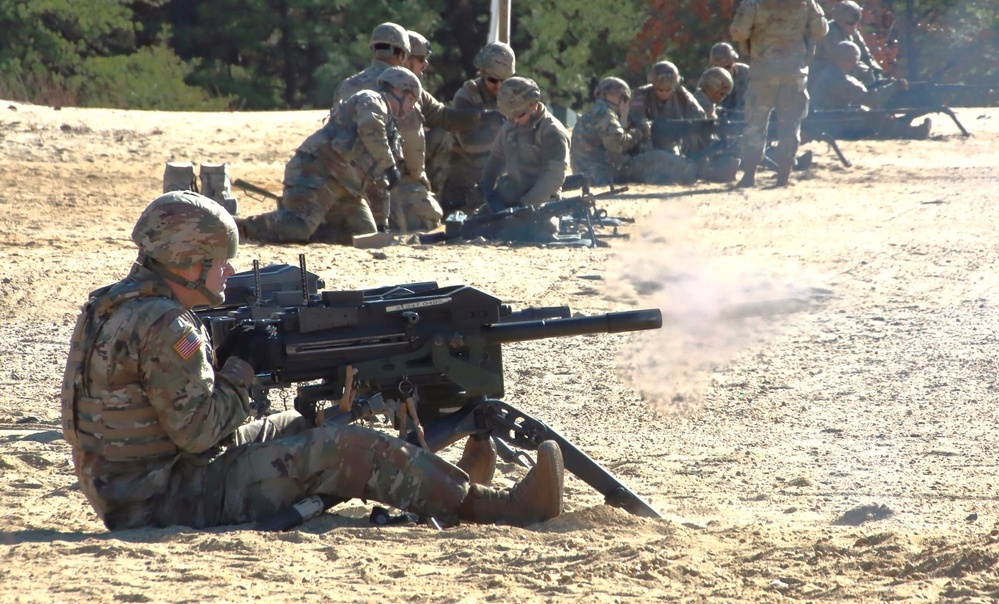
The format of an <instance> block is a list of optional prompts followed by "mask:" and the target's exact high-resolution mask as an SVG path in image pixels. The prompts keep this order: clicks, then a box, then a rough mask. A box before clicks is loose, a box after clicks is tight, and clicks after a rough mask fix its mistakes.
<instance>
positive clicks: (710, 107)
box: [237, 0, 930, 245]
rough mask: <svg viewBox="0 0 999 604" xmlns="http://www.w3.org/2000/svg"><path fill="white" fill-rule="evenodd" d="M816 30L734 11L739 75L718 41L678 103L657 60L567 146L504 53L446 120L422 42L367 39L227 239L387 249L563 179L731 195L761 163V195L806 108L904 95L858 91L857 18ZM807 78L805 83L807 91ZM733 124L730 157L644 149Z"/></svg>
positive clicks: (923, 130) (778, 5) (536, 199)
mask: <svg viewBox="0 0 999 604" xmlns="http://www.w3.org/2000/svg"><path fill="white" fill-rule="evenodd" d="M831 16H832V20H831V22H829V21H827V20H826V19H825V16H824V14H823V12H822V10H821V9H820V8H819V7H818V5H817V4H816V2H815V0H792V1H791V2H788V1H787V0H744V1H743V2H742V3H741V5H740V6H739V9H738V11H737V13H736V16H735V19H734V21H733V23H732V25H731V27H730V33H731V35H732V38H733V40H735V41H736V42H737V43H739V44H740V46H742V47H743V48H747V49H748V51H749V57H750V61H751V63H752V69H750V67H749V65H747V64H746V63H742V62H739V59H740V55H739V53H738V52H736V50H735V48H733V46H732V45H731V44H728V43H725V42H721V43H718V44H715V45H714V46H713V47H712V48H711V51H710V55H709V64H710V66H709V67H708V68H707V69H706V70H705V71H704V72H703V73H702V74H701V76H700V78H699V79H698V81H697V83H696V86H695V87H694V90H693V92H691V91H690V90H688V89H687V88H686V87H685V86H684V84H683V82H684V80H683V77H682V76H681V75H680V72H679V70H678V69H677V67H676V66H675V65H674V64H673V63H671V62H669V61H660V62H658V63H656V64H654V65H653V66H652V67H651V68H650V69H649V72H648V83H647V84H645V85H644V86H641V87H639V88H637V89H635V90H634V91H632V90H631V88H630V87H629V86H628V84H627V83H626V82H625V81H624V80H622V79H620V78H617V77H609V78H605V79H604V80H602V81H601V82H600V83H599V84H598V85H597V87H596V89H595V91H594V97H595V98H594V100H595V102H594V104H593V106H592V108H591V109H590V110H589V111H588V112H586V113H585V114H584V115H582V116H581V117H580V118H579V119H578V120H577V122H576V123H575V125H574V127H573V130H572V135H571V138H570V134H569V132H568V131H567V130H566V128H565V127H564V126H563V125H562V124H561V123H560V122H559V121H558V120H557V119H556V118H555V117H554V116H553V115H552V114H551V113H550V112H549V111H548V109H547V108H546V107H545V105H544V104H543V103H542V102H541V96H542V95H541V90H540V88H539V87H538V85H537V83H536V82H535V81H534V80H531V79H529V78H524V77H518V76H516V75H515V74H516V59H515V56H514V52H513V49H512V48H510V46H509V45H507V44H504V43H500V42H495V43H491V44H488V45H487V46H485V47H484V48H483V49H482V50H481V51H480V52H479V53H478V55H477V56H476V58H475V66H476V68H477V69H478V74H477V77H476V78H474V79H471V80H468V81H466V82H465V83H464V85H463V86H462V87H461V89H459V90H458V92H457V93H456V94H455V96H454V99H453V102H452V103H451V104H450V106H448V105H445V104H443V103H441V102H440V101H438V100H437V99H435V98H434V97H433V95H431V94H430V93H429V92H427V90H426V89H424V88H423V86H422V84H421V80H422V78H423V76H424V73H425V70H426V69H427V66H428V64H429V59H430V56H431V44H430V42H429V41H428V40H427V39H426V38H425V37H424V36H422V35H421V34H419V33H417V32H413V31H407V30H406V29H405V28H403V27H401V26H399V25H396V24H394V23H383V24H381V25H379V26H377V27H376V28H375V29H374V31H373V32H372V35H371V40H370V48H371V51H372V63H371V65H370V66H369V67H367V68H366V69H364V70H363V71H361V72H360V73H358V74H356V75H354V76H351V77H349V78H347V79H346V80H344V81H343V82H342V83H341V84H340V85H339V86H338V87H337V88H336V92H335V97H334V99H333V108H332V110H331V113H330V116H329V118H328V120H327V121H326V123H325V125H324V126H323V127H322V128H321V129H319V130H318V131H317V132H315V133H314V134H313V135H311V136H310V137H308V138H307V139H306V140H305V142H304V143H302V145H301V146H300V147H299V148H298V149H297V150H296V152H295V155H294V156H293V157H292V159H291V161H289V163H288V164H287V166H286V169H285V175H284V181H283V183H284V194H283V195H282V197H281V200H280V201H279V202H278V208H277V209H276V210H274V211H272V212H268V213H265V214H261V215H257V216H250V217H247V218H237V226H238V228H239V233H240V238H241V239H242V240H250V241H259V242H273V243H291V242H298V243H308V242H327V243H339V244H348V245H349V244H355V245H357V244H358V241H359V240H364V239H367V238H372V237H373V238H375V240H378V238H379V237H381V238H383V239H384V238H388V240H391V233H392V232H397V233H398V232H402V233H405V232H409V231H413V230H425V229H432V228H434V227H436V226H437V225H438V224H440V221H441V219H442V218H443V217H444V215H445V214H447V213H451V212H456V211H462V212H465V213H467V214H472V213H474V212H490V211H491V212H496V211H502V210H503V209H504V208H509V207H514V206H537V205H539V204H542V203H545V202H546V201H548V200H550V199H553V198H557V197H558V196H559V194H560V190H561V187H562V184H563V181H564V179H565V177H566V175H568V174H569V173H570V168H571V171H572V172H575V173H583V174H585V175H586V176H587V180H588V182H589V183H591V184H593V185H610V184H614V183H622V182H639V183H648V184H690V183H693V182H695V181H696V180H698V179H701V180H706V181H712V182H731V181H733V180H735V178H736V175H737V173H738V171H739V170H740V169H741V170H742V171H743V177H742V179H741V180H740V181H739V182H738V186H742V187H750V186H754V185H755V176H756V171H757V168H758V166H759V165H760V164H761V163H762V162H763V161H764V159H765V158H767V157H768V156H765V153H768V152H769V153H770V156H769V161H770V164H771V165H774V166H775V169H776V172H777V181H776V184H777V186H783V185H786V184H787V183H788V178H789V175H790V172H791V169H792V167H793V166H794V160H795V155H796V152H797V149H798V145H799V143H800V128H801V121H802V119H803V118H804V117H805V115H806V114H807V112H808V105H809V94H810V96H811V98H812V99H814V101H813V107H815V108H821V109H846V108H854V107H855V108H859V109H864V108H868V107H873V108H877V107H880V106H881V105H882V104H883V103H884V102H885V101H886V100H887V99H888V98H890V97H891V96H892V94H894V92H895V91H896V90H898V89H905V88H906V86H907V84H906V82H905V81H904V80H895V81H892V82H891V83H889V84H887V85H882V86H877V87H875V86H874V84H876V83H880V82H876V81H877V80H879V79H881V76H880V74H881V67H880V66H879V65H878V64H877V62H876V61H875V60H874V59H873V57H872V56H871V53H870V50H869V49H868V47H867V45H866V44H865V43H864V39H863V37H862V36H861V34H860V33H859V31H857V24H858V22H859V20H860V16H861V8H860V7H859V5H857V4H856V3H855V2H853V1H852V0H843V1H841V2H839V3H837V4H836V5H835V7H834V8H833V11H832V15H831ZM813 55H814V58H813ZM810 64H811V69H812V73H813V74H815V77H813V78H812V82H811V85H808V77H807V76H808V72H809V65H810ZM775 109H776V116H775V119H774V120H773V121H774V127H775V133H774V136H772V137H770V136H768V129H769V128H770V123H771V114H772V112H773V111H774V110H775ZM743 111H744V116H745V117H744V119H745V122H746V129H745V132H744V134H743V136H742V137H741V147H737V146H735V145H733V144H730V143H726V144H719V140H718V137H717V136H714V135H698V136H679V137H676V139H675V140H665V141H663V140H658V139H657V140H656V145H653V144H652V140H651V139H652V123H653V122H654V121H655V120H657V119H660V118H665V119H667V120H704V119H708V120H715V119H720V118H723V117H725V116H732V115H738V113H739V112H743ZM864 127H865V128H868V129H869V130H870V131H871V132H872V133H874V132H880V133H882V134H885V135H888V136H899V137H913V138H925V137H926V136H927V135H928V133H929V127H930V124H929V121H928V120H927V121H925V122H923V123H922V124H920V125H919V126H910V125H908V124H903V123H897V122H896V121H894V120H892V118H891V117H884V116H883V115H879V116H878V118H877V119H876V120H872V121H871V122H870V123H867V124H865V125H864ZM768 140H770V141H775V144H771V143H768ZM722 142H724V141H722ZM768 149H769V151H768ZM379 234H381V235H379Z"/></svg>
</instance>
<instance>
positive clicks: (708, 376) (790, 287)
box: [607, 207, 829, 414]
mask: <svg viewBox="0 0 999 604" xmlns="http://www.w3.org/2000/svg"><path fill="white" fill-rule="evenodd" d="M697 222H698V221H697V220H696V219H695V217H693V216H690V215H684V210H683V209H680V208H677V207H672V208H670V207H663V208H661V209H660V210H658V211H657V212H656V213H655V214H653V215H652V216H650V217H649V218H648V219H647V220H646V221H645V224H646V227H645V229H644V230H643V231H641V232H639V233H637V234H636V235H635V236H634V238H633V239H632V240H631V241H630V242H629V244H627V245H624V246H621V247H620V250H619V251H618V253H617V254H616V255H615V257H614V258H613V259H612V260H611V261H610V263H609V267H608V268H609V270H608V274H610V275H614V277H610V278H608V280H607V295H608V297H610V298H611V299H613V300H615V301H618V302H628V303H629V304H631V303H633V304H635V305H636V306H637V307H650V306H654V307H658V308H659V309H660V310H661V311H662V313H663V328H662V329H661V330H655V331H649V332H641V333H636V334H634V337H633V338H632V339H631V340H630V341H629V343H628V344H626V345H625V346H624V348H623V350H622V351H621V354H620V356H619V358H618V362H617V365H618V371H619V372H620V373H621V375H622V377H624V378H625V379H626V380H627V381H629V382H630V383H631V384H632V385H633V386H634V387H635V388H636V389H637V390H639V391H640V392H641V393H642V394H643V396H644V397H645V398H646V400H647V402H648V404H649V405H650V406H651V407H653V408H654V409H655V410H657V411H660V412H663V413H667V414H682V413H687V412H690V411H692V410H695V409H697V408H698V407H699V406H701V405H702V404H703V402H704V400H705V396H706V395H707V394H708V392H709V391H710V389H711V388H712V387H713V386H714V385H715V383H716V381H717V379H718V378H717V376H718V373H719V372H720V371H724V368H725V366H726V365H728V364H729V363H731V362H733V360H735V359H736V358H737V357H739V356H740V355H744V354H751V353H753V352H754V351H759V350H762V349H764V348H765V347H766V346H767V345H768V343H771V342H773V341H774V340H775V339H776V338H777V337H779V336H780V335H781V334H782V333H786V332H787V331H788V329H790V326H791V322H792V321H791V318H792V316H793V315H794V313H798V312H801V311H805V310H807V309H808V308H810V307H811V306H812V305H813V304H814V303H815V301H816V299H817V298H821V297H825V296H826V295H828V294H829V291H828V290H826V289H823V288H821V287H815V286H814V285H815V284H816V283H817V282H819V281H820V279H819V278H818V277H815V276H812V277H809V276H807V275H806V274H805V271H804V270H803V269H801V268H800V267H793V266H767V265H766V264H765V263H764V260H762V259H761V257H765V256H767V254H766V253H765V251H762V252H760V253H757V252H759V251H756V250H749V251H747V250H743V249H740V247H741V246H731V247H730V248H729V249H726V250H724V251H721V252H719V251H717V250H711V249H709V248H708V247H707V246H706V245H705V244H704V243H703V242H701V241H699V239H698V232H699V227H698V225H697Z"/></svg>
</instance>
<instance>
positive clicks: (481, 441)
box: [458, 436, 496, 486]
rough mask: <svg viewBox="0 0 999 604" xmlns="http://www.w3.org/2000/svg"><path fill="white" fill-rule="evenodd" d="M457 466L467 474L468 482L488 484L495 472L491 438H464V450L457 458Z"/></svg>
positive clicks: (494, 448) (494, 453)
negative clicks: (459, 457)
mask: <svg viewBox="0 0 999 604" xmlns="http://www.w3.org/2000/svg"><path fill="white" fill-rule="evenodd" d="M458 467H459V468H461V469H462V470H464V471H465V474H468V480H469V482H472V483H475V484H481V485H486V486H488V485H489V483H491V482H492V481H493V474H495V473H496V445H494V444H493V439H492V438H489V437H488V436H487V437H486V438H477V437H474V436H470V437H469V438H468V439H467V440H465V450H464V451H462V453H461V459H459V460H458Z"/></svg>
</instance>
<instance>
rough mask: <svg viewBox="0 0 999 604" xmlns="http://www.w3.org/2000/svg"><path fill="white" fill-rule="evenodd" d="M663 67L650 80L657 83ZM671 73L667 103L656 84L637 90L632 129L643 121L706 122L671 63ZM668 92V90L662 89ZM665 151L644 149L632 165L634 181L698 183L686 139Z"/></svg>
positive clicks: (670, 143) (668, 144)
mask: <svg viewBox="0 0 999 604" xmlns="http://www.w3.org/2000/svg"><path fill="white" fill-rule="evenodd" d="M662 63H665V62H661V63H657V64H656V65H654V66H653V68H652V70H650V71H651V73H650V79H655V78H656V75H655V72H656V68H657V67H658V66H659V65H661V64H662ZM669 65H670V71H671V72H673V74H674V78H673V82H674V83H673V85H672V90H673V93H672V94H671V95H670V97H669V98H668V99H666V100H665V101H660V100H659V99H658V98H657V97H656V87H657V86H656V84H655V83H654V82H652V83H649V84H646V85H644V86H640V87H638V88H637V89H635V93H634V95H633V96H632V98H631V108H630V109H629V111H628V119H629V120H630V123H631V124H632V125H638V124H639V123H640V122H641V121H643V120H649V121H655V120H656V119H659V118H663V119H667V120H684V119H704V110H703V109H701V106H700V105H698V104H697V101H696V100H695V99H694V95H692V94H691V93H690V91H689V90H687V89H686V88H684V87H683V86H682V85H681V84H680V82H681V81H682V80H681V78H680V75H679V72H676V68H675V67H673V66H672V64H671V63H670V64H669ZM660 87H661V88H665V86H660ZM664 144H665V145H666V148H658V149H655V148H643V149H642V151H641V152H640V153H639V154H638V155H636V156H635V157H634V158H633V159H632V161H631V174H630V177H631V179H632V180H635V181H637V182H644V183H649V184H664V185H665V184H677V183H679V184H691V183H693V182H694V181H696V180H697V164H696V163H695V162H693V161H691V160H689V159H687V158H686V157H684V155H686V154H688V153H690V147H689V143H688V141H687V139H684V140H680V139H677V140H673V141H664Z"/></svg>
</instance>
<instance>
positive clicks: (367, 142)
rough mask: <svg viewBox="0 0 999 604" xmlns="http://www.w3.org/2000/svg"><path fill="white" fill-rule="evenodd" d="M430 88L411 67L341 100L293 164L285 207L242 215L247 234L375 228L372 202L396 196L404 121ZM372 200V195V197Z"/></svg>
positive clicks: (349, 237)
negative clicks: (393, 191)
mask: <svg viewBox="0 0 999 604" xmlns="http://www.w3.org/2000/svg"><path fill="white" fill-rule="evenodd" d="M421 91H422V88H421V86H420V80H419V79H417V77H416V76H415V75H413V72H411V71H409V70H408V69H406V68H405V67H391V68H389V69H386V70H384V71H383V72H382V74H381V75H380V76H378V89H377V91H373V90H361V91H360V92H358V93H356V94H354V95H353V96H351V97H350V98H348V99H347V100H345V101H340V102H339V103H338V104H337V106H336V107H334V108H333V111H332V112H331V113H330V119H329V121H328V122H326V125H325V126H323V128H321V129H320V130H319V131H317V132H316V133H314V134H313V135H312V136H310V137H309V138H307V139H306V140H305V142H304V143H302V145H301V146H300V147H299V148H298V150H297V151H296V152H295V156H294V157H292V158H291V161H289V162H288V165H287V167H286V168H285V173H284V194H283V195H282V197H281V204H280V207H279V209H278V210H276V211H273V212H268V213H266V214H260V215H257V216H250V217H248V218H240V219H237V221H236V222H237V224H238V226H239V234H240V238H241V239H245V240H250V241H260V242H264V243H310V242H324V243H340V244H344V245H350V244H351V243H352V242H353V236H355V235H366V234H371V233H375V232H376V231H377V225H376V224H375V219H374V217H373V216H372V213H371V209H370V207H369V206H368V201H370V200H371V199H372V198H375V199H382V198H386V199H387V198H388V191H389V190H390V189H391V188H393V187H394V186H395V185H396V183H397V182H398V181H399V179H400V178H401V174H400V171H399V168H398V165H397V163H398V162H399V158H400V155H401V153H402V151H401V142H400V140H399V134H398V130H397V128H396V120H397V119H404V118H405V116H407V115H408V114H409V113H411V112H412V111H414V106H415V105H416V102H417V99H418V98H419V97H420V92H421ZM366 200H367V201H366Z"/></svg>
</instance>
